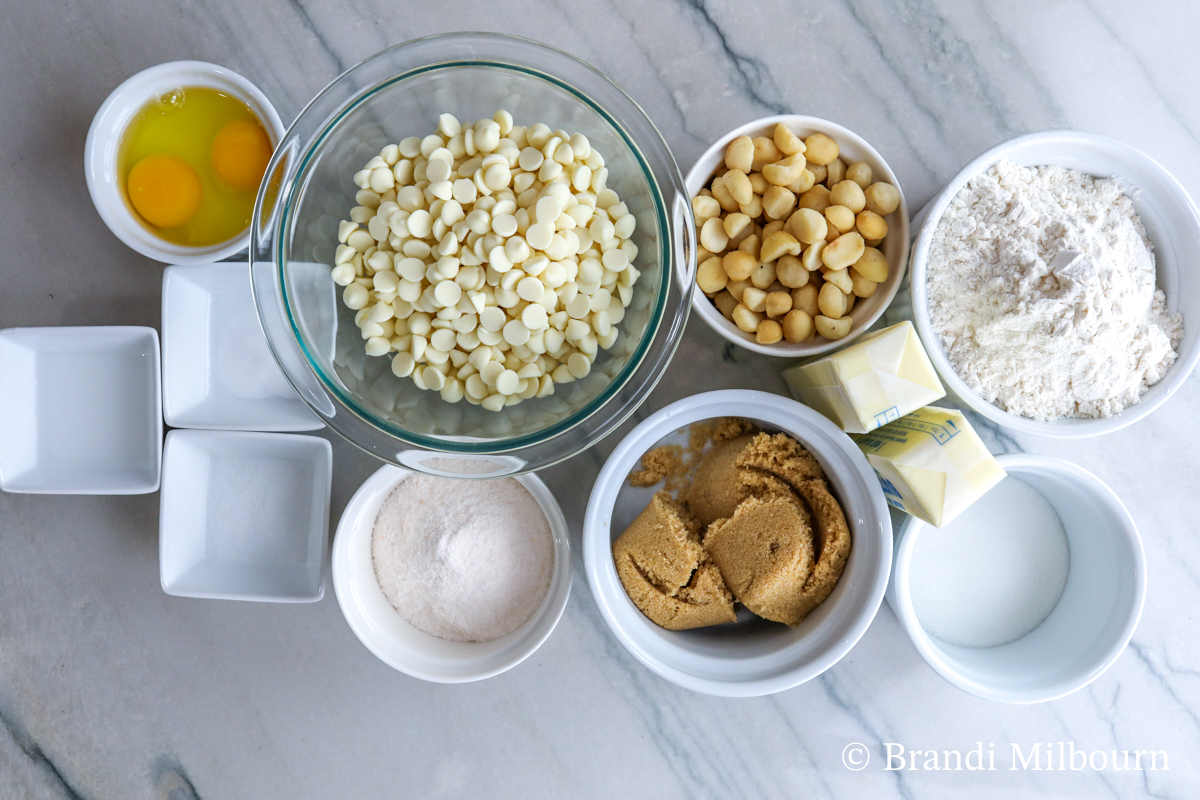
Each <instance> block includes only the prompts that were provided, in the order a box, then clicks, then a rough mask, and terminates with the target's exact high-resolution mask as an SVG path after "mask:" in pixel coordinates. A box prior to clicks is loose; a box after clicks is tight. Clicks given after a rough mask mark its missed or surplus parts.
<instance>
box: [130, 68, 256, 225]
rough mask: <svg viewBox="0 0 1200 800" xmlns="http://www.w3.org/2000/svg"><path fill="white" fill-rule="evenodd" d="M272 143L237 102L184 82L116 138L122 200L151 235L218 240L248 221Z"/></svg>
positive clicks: (149, 105) (252, 115)
mask: <svg viewBox="0 0 1200 800" xmlns="http://www.w3.org/2000/svg"><path fill="white" fill-rule="evenodd" d="M272 149H273V145H272V143H271V138H270V136H269V135H268V133H267V130H266V128H264V127H263V123H262V121H261V120H260V119H259V118H258V117H257V116H256V115H255V113H254V112H253V111H252V110H251V109H250V108H249V107H248V106H247V105H246V104H245V103H244V102H242V101H241V100H239V99H238V98H236V97H233V96H231V95H229V94H226V93H225V92H222V91H218V90H216V89H210V88H207V87H198V86H194V87H188V86H185V87H182V88H178V89H174V90H172V91H170V92H167V93H165V94H163V95H161V96H160V97H157V98H155V99H153V100H151V101H150V102H149V103H147V104H146V106H145V107H144V108H142V109H141V110H140V111H138V113H137V114H136V115H134V118H133V119H132V121H130V123H129V125H128V126H127V127H126V129H125V132H124V134H123V135H122V137H121V145H120V149H119V150H118V160H117V168H118V171H119V174H120V175H121V176H122V179H123V183H124V188H125V194H126V199H127V200H128V202H129V206H130V208H131V210H132V211H133V212H134V213H135V214H136V215H137V217H138V219H139V220H141V222H142V223H143V224H144V225H145V226H146V228H147V229H149V230H150V231H152V232H153V233H154V234H155V235H156V236H158V237H160V238H162V239H164V240H165V241H168V242H173V243H175V244H182V245H187V246H192V247H207V246H211V245H216V244H221V243H222V242H227V241H229V240H230V239H235V238H237V237H239V236H241V235H242V234H243V233H244V232H245V231H246V229H247V228H248V227H249V225H250V217H251V214H252V213H253V211H254V197H255V195H256V194H257V192H258V184H259V182H260V181H261V180H262V176H263V173H264V172H265V171H266V166H267V162H268V161H269V160H270V158H271V152H272Z"/></svg>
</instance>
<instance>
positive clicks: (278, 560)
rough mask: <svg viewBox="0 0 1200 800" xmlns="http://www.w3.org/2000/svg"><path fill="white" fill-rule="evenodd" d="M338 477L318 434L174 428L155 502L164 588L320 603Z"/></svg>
mask: <svg viewBox="0 0 1200 800" xmlns="http://www.w3.org/2000/svg"><path fill="white" fill-rule="evenodd" d="M332 475H333V448H331V447H330V446H329V442H327V441H325V440H324V439H320V438H318V437H316V436H299V435H296V434H286V433H253V432H247V431H189V430H175V431H170V432H169V433H168V434H167V443H166V446H165V447H164V448H163V483H162V497H161V500H160V503H159V533H158V535H159V573H160V577H161V580H162V588H163V591H164V592H166V593H167V594H170V595H176V596H179V597H206V598H216V599H224V600H263V601H271V602H277V603H309V602H313V601H316V600H320V599H321V597H323V596H324V594H325V559H326V555H327V553H328V549H329V548H328V546H327V545H328V538H329V487H330V481H331V478H332Z"/></svg>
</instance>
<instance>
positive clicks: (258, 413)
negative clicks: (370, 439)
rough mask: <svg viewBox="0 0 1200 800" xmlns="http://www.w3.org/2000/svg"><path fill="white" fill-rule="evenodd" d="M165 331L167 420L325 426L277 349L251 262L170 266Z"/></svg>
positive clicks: (177, 424) (183, 424)
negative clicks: (262, 318) (271, 344)
mask: <svg viewBox="0 0 1200 800" xmlns="http://www.w3.org/2000/svg"><path fill="white" fill-rule="evenodd" d="M162 331H163V413H164V415H165V417H166V420H167V424H168V425H170V426H172V427H174V428H201V429H217V430H245V431H311V430H317V429H319V428H321V427H322V425H323V423H322V422H321V420H320V419H318V418H317V415H316V414H314V413H313V412H312V410H311V409H309V407H308V406H306V405H305V404H304V401H302V400H301V399H300V396H299V395H297V394H296V390H295V389H293V388H292V386H291V384H289V383H288V382H287V379H286V378H285V377H284V376H283V372H282V371H281V370H280V369H279V366H278V365H277V364H276V363H275V358H274V357H273V356H272V355H271V351H270V349H269V348H268V346H267V340H266V337H265V336H263V332H262V328H261V327H260V326H259V324H258V316H257V313H256V312H255V310H254V297H253V295H252V294H251V290H250V274H249V273H248V272H247V270H246V265H245V264H237V263H228V264H202V265H198V266H173V267H167V269H166V270H164V272H163V293H162Z"/></svg>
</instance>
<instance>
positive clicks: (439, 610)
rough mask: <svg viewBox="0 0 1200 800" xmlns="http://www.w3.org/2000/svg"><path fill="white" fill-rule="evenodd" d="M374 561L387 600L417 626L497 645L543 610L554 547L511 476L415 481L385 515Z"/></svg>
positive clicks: (401, 489)
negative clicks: (497, 640) (495, 478)
mask: <svg viewBox="0 0 1200 800" xmlns="http://www.w3.org/2000/svg"><path fill="white" fill-rule="evenodd" d="M371 558H372V561H373V562H374V565H375V576H376V578H377V579H378V580H379V587H380V588H381V589H382V590H383V594H384V596H385V597H387V599H388V602H390V603H391V604H392V606H393V607H394V608H395V609H396V610H397V611H398V612H400V615H401V616H403V617H404V618H405V619H406V620H408V621H409V622H410V623H412V624H413V625H414V626H416V627H417V628H419V629H420V630H422V631H424V632H425V633H428V634H431V635H433V636H437V637H439V638H441V639H449V640H450V641H455V642H490V641H492V640H493V639H499V638H500V637H502V636H507V635H508V634H510V633H512V632H513V631H515V630H516V629H517V628H520V627H521V626H522V625H524V624H525V622H526V621H527V620H529V618H530V617H532V616H533V613H534V612H535V611H537V608H538V606H539V605H540V604H541V602H542V598H543V597H545V596H546V592H547V590H549V588H550V578H551V575H552V573H553V570H554V540H553V537H552V536H551V533H550V525H549V523H548V522H547V521H546V517H545V515H544V514H543V513H542V509H541V506H539V505H538V503H537V501H536V500H535V499H534V498H533V496H532V495H530V494H529V492H528V491H526V489H525V487H524V486H522V485H521V484H520V483H518V482H517V481H515V480H513V479H512V478H501V479H498V480H478V481H468V480H454V479H450V478H435V477H430V476H427V475H412V476H410V477H408V478H406V479H405V480H403V481H401V482H400V484H399V485H398V486H397V487H396V488H395V490H393V491H392V493H391V494H390V495H388V498H387V500H385V501H384V503H383V506H382V507H381V508H380V509H379V516H378V517H377V518H376V519H375V528H374V531H373V532H372V535H371Z"/></svg>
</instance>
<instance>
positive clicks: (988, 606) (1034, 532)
mask: <svg viewBox="0 0 1200 800" xmlns="http://www.w3.org/2000/svg"><path fill="white" fill-rule="evenodd" d="M1070 563H1071V556H1070V549H1069V546H1068V544H1067V535H1066V532H1065V531H1064V530H1063V524H1062V520H1060V519H1059V517H1058V514H1057V513H1056V512H1055V511H1054V507H1053V506H1051V505H1050V503H1049V501H1047V500H1046V498H1045V497H1043V496H1042V495H1041V493H1040V492H1038V491H1037V490H1036V489H1034V488H1033V487H1032V486H1030V485H1029V484H1027V483H1025V482H1023V481H1020V480H1018V479H1016V478H1013V477H1008V478H1005V479H1004V480H1002V481H1001V482H1000V483H998V484H996V486H995V487H994V488H993V489H992V490H991V491H990V492H988V493H987V494H985V495H984V496H983V497H981V498H980V499H979V500H978V501H977V502H976V503H975V504H974V505H972V506H971V507H970V508H968V509H967V510H966V511H964V512H963V513H962V514H961V515H959V516H958V517H957V518H955V519H954V520H953V521H952V522H950V524H948V525H946V526H945V527H943V528H941V529H938V528H934V527H933V526H932V525H925V526H923V527H922V528H921V530H920V531H918V532H917V543H916V545H915V546H914V548H913V555H912V565H911V566H910V568H909V582H910V593H911V595H912V602H913V610H914V611H916V613H917V619H919V620H920V621H921V626H922V627H923V628H925V630H926V631H927V632H928V633H929V634H930V635H931V636H936V637H937V638H938V639H941V640H942V641H944V642H948V643H950V644H957V645H962V646H964V647H996V646H998V645H1002V644H1007V643H1008V642H1012V641H1016V640H1017V639H1020V638H1021V637H1022V636H1024V635H1025V634H1027V633H1029V632H1030V631H1032V630H1033V629H1034V628H1036V627H1037V626H1038V625H1041V624H1042V622H1043V621H1044V620H1045V619H1046V617H1048V616H1049V615H1050V612H1051V611H1053V610H1054V607H1055V606H1056V605H1058V600H1059V598H1060V597H1061V596H1062V592H1063V588H1064V587H1065V586H1066V583H1067V573H1068V571H1069V567H1070Z"/></svg>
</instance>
